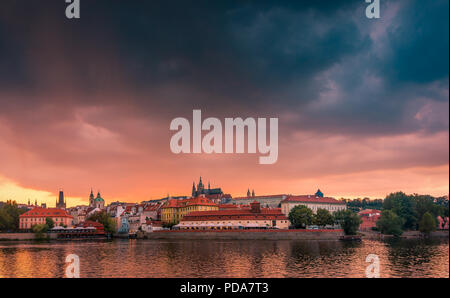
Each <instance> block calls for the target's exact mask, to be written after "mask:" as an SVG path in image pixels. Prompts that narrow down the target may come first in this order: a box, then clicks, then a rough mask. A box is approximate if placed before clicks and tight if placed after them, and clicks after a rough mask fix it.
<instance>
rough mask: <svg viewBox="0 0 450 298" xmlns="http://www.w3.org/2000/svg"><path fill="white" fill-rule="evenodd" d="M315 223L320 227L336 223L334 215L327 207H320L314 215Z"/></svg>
mask: <svg viewBox="0 0 450 298" xmlns="http://www.w3.org/2000/svg"><path fill="white" fill-rule="evenodd" d="M314 223H315V224H316V225H318V226H320V227H324V226H326V225H332V224H333V223H334V217H333V215H331V213H330V212H329V211H328V210H327V209H322V208H319V209H317V213H316V215H315V216H314Z"/></svg>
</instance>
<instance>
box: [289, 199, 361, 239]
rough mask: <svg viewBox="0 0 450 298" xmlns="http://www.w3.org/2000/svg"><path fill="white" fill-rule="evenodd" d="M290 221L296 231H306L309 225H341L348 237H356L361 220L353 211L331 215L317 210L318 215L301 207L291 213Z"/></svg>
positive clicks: (293, 209)
mask: <svg viewBox="0 0 450 298" xmlns="http://www.w3.org/2000/svg"><path fill="white" fill-rule="evenodd" d="M288 217H289V221H290V222H291V225H292V226H293V227H294V228H296V229H305V228H306V227H307V226H309V225H317V226H319V227H325V226H327V225H339V226H341V228H342V229H343V230H344V233H345V234H346V235H356V233H357V231H358V228H359V226H360V225H361V222H362V221H361V218H360V217H359V215H358V214H356V213H355V212H353V211H351V210H340V211H336V212H333V213H330V212H329V211H328V210H326V209H321V208H319V209H317V212H316V213H313V211H312V210H311V209H310V208H308V207H306V206H304V205H299V206H295V207H294V208H292V210H291V211H290V212H289V215H288Z"/></svg>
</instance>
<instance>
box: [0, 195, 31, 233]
mask: <svg viewBox="0 0 450 298" xmlns="http://www.w3.org/2000/svg"><path fill="white" fill-rule="evenodd" d="M25 212H26V210H24V209H22V208H19V207H17V203H16V202H15V201H11V200H8V201H7V202H6V203H5V204H2V206H1V207H0V230H3V231H14V230H18V229H19V216H20V215H21V214H23V213H25Z"/></svg>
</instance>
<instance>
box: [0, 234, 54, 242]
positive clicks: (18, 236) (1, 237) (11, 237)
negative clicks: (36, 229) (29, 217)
mask: <svg viewBox="0 0 450 298" xmlns="http://www.w3.org/2000/svg"><path fill="white" fill-rule="evenodd" d="M44 237H45V236H44ZM46 237H47V238H49V239H56V237H57V234H54V233H49V234H47V235H46ZM35 239H36V235H35V234H34V233H0V241H2V240H4V241H7V240H11V241H12V240H35Z"/></svg>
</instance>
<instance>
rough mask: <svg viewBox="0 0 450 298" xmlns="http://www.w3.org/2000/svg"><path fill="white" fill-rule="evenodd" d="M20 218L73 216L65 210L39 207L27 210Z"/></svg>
mask: <svg viewBox="0 0 450 298" xmlns="http://www.w3.org/2000/svg"><path fill="white" fill-rule="evenodd" d="M19 217H20V218H25V217H27V218H28V217H70V218H73V216H71V215H69V214H68V213H67V211H66V210H63V209H59V208H41V207H35V208H33V209H31V210H28V211H27V212H25V213H24V214H22V215H20V216H19Z"/></svg>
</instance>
